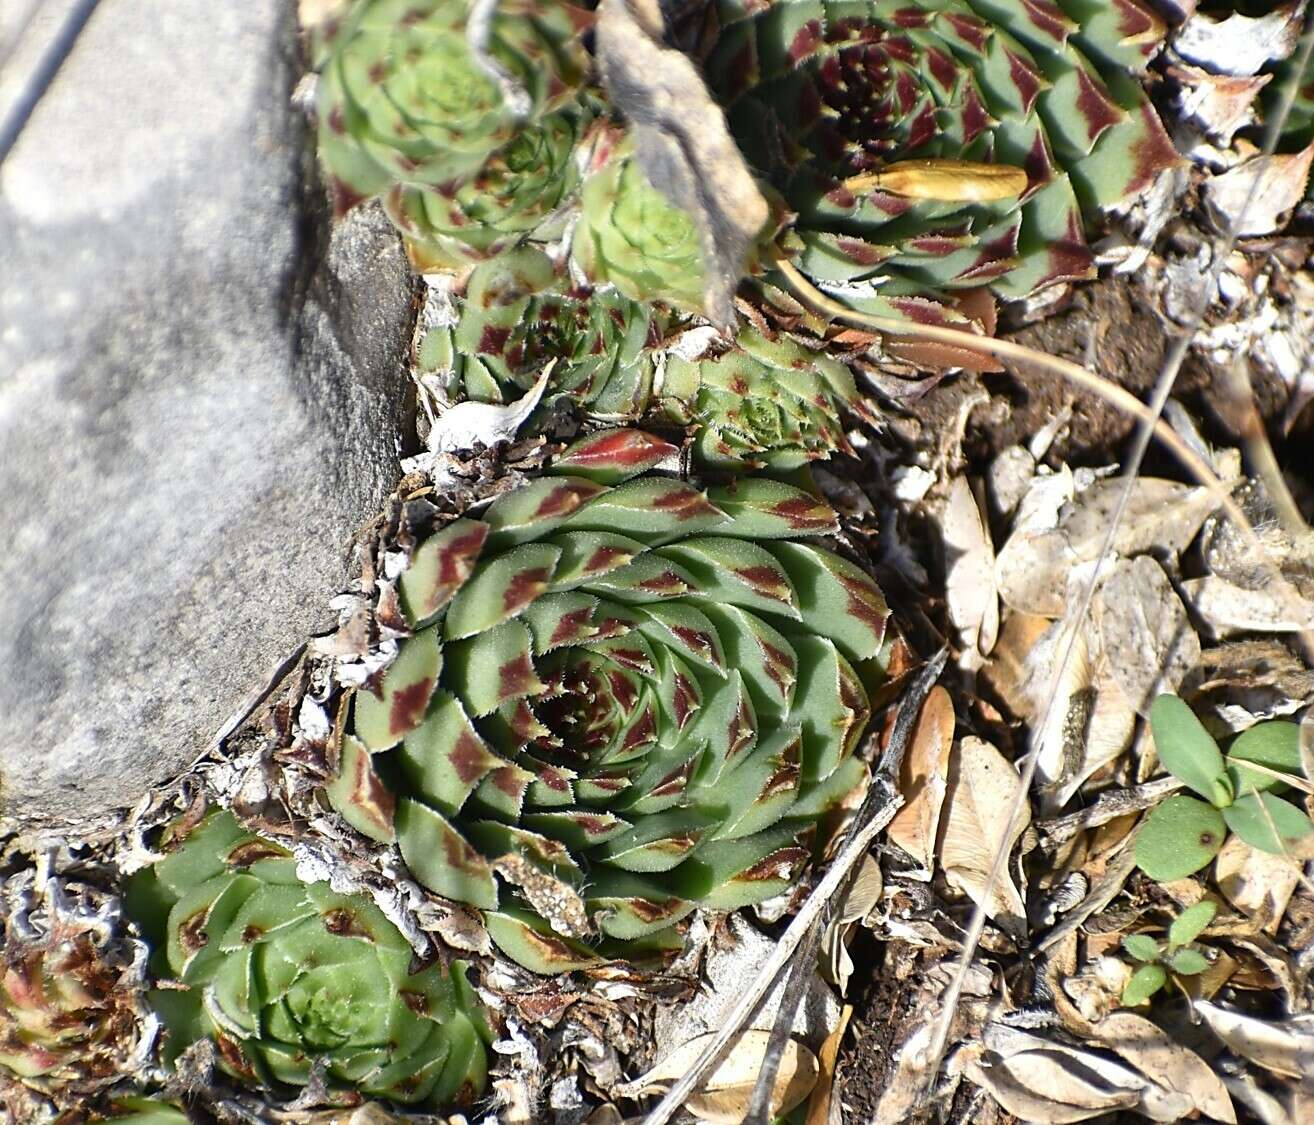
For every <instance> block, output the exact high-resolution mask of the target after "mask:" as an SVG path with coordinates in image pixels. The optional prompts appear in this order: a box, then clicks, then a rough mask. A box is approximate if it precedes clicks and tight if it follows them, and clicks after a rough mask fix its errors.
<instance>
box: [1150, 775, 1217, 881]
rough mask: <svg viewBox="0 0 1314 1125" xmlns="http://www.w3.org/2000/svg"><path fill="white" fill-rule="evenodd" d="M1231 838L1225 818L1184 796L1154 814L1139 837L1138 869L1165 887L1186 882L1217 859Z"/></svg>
mask: <svg viewBox="0 0 1314 1125" xmlns="http://www.w3.org/2000/svg"><path fill="white" fill-rule="evenodd" d="M1226 836H1227V824H1226V822H1225V821H1224V820H1223V814H1222V813H1220V812H1219V811H1218V810H1217V809H1216V808H1214V807H1213V806H1212V805H1206V804H1205V803H1204V802H1203V801H1197V800H1196V799H1195V798H1194V797H1184V796H1181V795H1180V794H1178V795H1174V796H1172V797H1169V798H1168V799H1167V800H1165V801H1163V802H1161V803H1160V804H1158V805H1156V806H1155V807H1154V808H1153V809H1151V810H1150V814H1149V816H1147V817H1146V818H1145V823H1144V824H1142V825H1141V829H1140V832H1139V833H1138V834H1137V837H1136V866H1137V867H1139V868H1140V869H1141V870H1142V871H1144V872H1145V874H1147V875H1148V876H1149V877H1150V878H1151V879H1157V880H1158V881H1159V882H1161V883H1167V882H1171V881H1172V880H1173V879H1184V878H1186V876H1187V875H1190V874H1192V873H1193V872H1196V871H1199V870H1200V868H1202V867H1203V866H1204V865H1205V864H1207V863H1208V862H1209V861H1210V860H1211V859H1213V858H1214V856H1216V855H1217V854H1218V853H1219V851H1220V850H1221V849H1222V847H1223V840H1224V839H1225V838H1226Z"/></svg>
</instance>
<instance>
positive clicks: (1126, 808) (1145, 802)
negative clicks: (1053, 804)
mask: <svg viewBox="0 0 1314 1125" xmlns="http://www.w3.org/2000/svg"><path fill="white" fill-rule="evenodd" d="M1184 784H1185V783H1184V782H1183V781H1181V779H1179V778H1176V777H1172V776H1169V777H1158V778H1155V779H1154V780H1153V781H1147V782H1146V783H1145V784H1144V785H1136V786H1133V787H1132V788H1130V789H1114V790H1111V791H1110V792H1108V793H1101V794H1100V795H1099V797H1098V798H1096V800H1095V801H1094V803H1093V804H1090V805H1087V806H1086V808H1084V809H1078V810H1077V811H1076V812H1071V813H1067V814H1066V815H1064V816H1056V817H1051V818H1050V819H1049V820H1042V821H1039V822H1038V823H1037V824H1036V826H1035V827H1036V831H1037V832H1039V833H1040V835H1041V838H1042V846H1044V847H1057V846H1058V845H1059V844H1064V843H1067V841H1068V840H1071V839H1072V837H1073V836H1075V835H1077V833H1079V832H1084V831H1086V829H1088V828H1098V827H1099V826H1100V825H1101V824H1108V823H1109V821H1111V820H1117V819H1118V817H1120V816H1126V815H1127V814H1128V813H1135V812H1143V811H1144V810H1145V809H1148V808H1150V807H1151V806H1152V805H1157V804H1158V803H1159V802H1160V801H1162V800H1163V799H1164V798H1165V797H1166V796H1168V794H1169V793H1174V792H1176V791H1177V790H1178V789H1180V788H1181V787H1182V786H1183V785H1184Z"/></svg>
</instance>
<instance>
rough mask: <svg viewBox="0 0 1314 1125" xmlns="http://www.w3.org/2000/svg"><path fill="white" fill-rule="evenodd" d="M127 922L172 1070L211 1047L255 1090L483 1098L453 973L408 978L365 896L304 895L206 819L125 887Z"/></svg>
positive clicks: (287, 865)
mask: <svg viewBox="0 0 1314 1125" xmlns="http://www.w3.org/2000/svg"><path fill="white" fill-rule="evenodd" d="M127 907H128V913H129V915H130V916H131V917H132V918H133V919H134V921H136V922H137V923H138V925H139V926H140V927H141V928H142V930H143V931H144V932H145V933H146V935H147V937H148V939H149V940H150V941H151V943H152V946H153V947H154V959H153V963H152V964H153V968H154V969H155V972H156V975H157V976H160V977H162V978H172V979H173V980H174V981H176V982H177V983H178V984H181V985H184V986H186V987H185V988H168V989H159V990H156V991H154V992H152V993H151V995H150V1000H151V1003H152V1005H153V1006H154V1007H155V1009H156V1010H157V1012H158V1013H159V1014H160V1016H161V1018H162V1020H163V1022H164V1025H165V1029H166V1031H165V1056H166V1061H168V1062H172V1061H173V1060H174V1059H176V1058H177V1056H178V1055H179V1054H180V1053H181V1052H182V1051H183V1050H184V1049H185V1048H186V1047H187V1046H188V1045H190V1044H191V1043H193V1042H195V1041H196V1040H198V1039H202V1038H208V1039H210V1040H212V1041H213V1042H214V1044H215V1047H216V1048H217V1053H218V1059H219V1065H220V1066H221V1068H222V1069H223V1070H224V1071H226V1072H227V1073H228V1074H230V1075H232V1076H233V1077H235V1078H237V1079H239V1080H242V1081H245V1082H250V1083H254V1084H258V1085H261V1086H265V1087H271V1088H274V1089H279V1088H283V1087H297V1086H304V1085H306V1084H307V1083H308V1082H309V1081H310V1080H311V1076H312V1073H313V1072H314V1070H315V1069H316V1068H322V1070H323V1074H324V1077H325V1079H326V1080H327V1081H328V1083H329V1085H330V1086H331V1087H337V1088H344V1089H348V1090H355V1091H359V1092H360V1093H363V1094H366V1095H369V1096H373V1097H382V1098H390V1099H392V1100H394V1101H398V1102H404V1103H408V1104H416V1105H431V1106H439V1105H448V1104H455V1103H458V1102H460V1103H468V1102H469V1101H471V1100H473V1099H474V1098H475V1097H476V1096H477V1095H478V1094H480V1093H481V1092H482V1091H483V1088H484V1083H485V1077H486V1070H487V1063H486V1057H485V1046H486V1043H487V1042H489V1041H490V1039H491V1036H490V1033H489V1030H488V1027H487V1025H486V1024H485V1022H484V1019H483V1015H482V1012H481V1006H480V1005H479V1003H478V1001H477V1000H476V998H475V996H474V993H473V990H472V989H471V987H470V986H469V984H468V983H467V982H466V980H465V975H464V966H463V965H462V964H461V963H460V962H456V963H454V964H453V965H451V966H450V968H444V967H442V966H438V965H434V966H430V967H427V968H421V969H420V970H419V971H416V972H412V970H411V966H412V960H413V958H414V952H413V950H412V949H411V947H410V945H409V943H408V942H407V941H406V939H405V938H404V937H403V936H402V935H401V933H400V932H399V931H398V930H397V928H396V927H395V926H394V925H393V924H392V923H391V922H390V921H388V919H387V918H386V917H385V916H384V915H383V913H382V912H381V911H380V910H379V909H378V907H376V906H375V905H374V904H373V903H371V902H370V901H369V900H368V899H367V898H365V897H364V896H363V895H344V894H338V893H336V892H334V891H332V890H330V889H329V887H328V885H327V884H325V883H311V884H307V883H302V882H301V881H300V880H299V879H298V878H297V876H296V865H295V862H294V861H293V859H292V857H291V855H290V853H288V852H287V851H286V850H285V849H284V848H282V847H281V846H279V845H278V844H275V843H274V842H272V841H270V840H266V839H262V838H261V837H259V836H255V835H252V834H250V833H248V832H246V831H244V830H243V829H242V828H241V826H240V825H238V823H237V821H236V820H235V819H234V818H233V816H232V815H231V814H230V813H227V812H215V813H211V814H210V815H209V816H207V817H206V818H205V819H204V820H203V821H202V822H201V823H200V824H199V825H198V826H196V827H195V828H194V829H192V830H191V831H190V832H188V833H187V834H186V836H185V838H184V839H183V840H182V841H181V842H180V843H176V846H175V849H174V850H173V851H172V853H171V854H170V855H168V856H167V857H166V858H165V859H163V860H161V861H160V862H159V863H157V864H155V866H154V867H151V868H147V869H146V870H145V871H143V872H141V873H139V874H138V875H136V876H134V877H133V879H132V880H131V882H130V884H129V888H128V895H127Z"/></svg>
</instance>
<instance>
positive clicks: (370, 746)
mask: <svg viewBox="0 0 1314 1125" xmlns="http://www.w3.org/2000/svg"><path fill="white" fill-rule="evenodd" d="M442 666H443V649H442V644H441V643H440V642H439V640H438V631H437V630H436V629H433V628H429V629H423V630H421V631H420V632H418V633H416V634H415V636H413V637H407V638H406V639H405V640H404V641H402V642H401V644H400V646H399V647H398V651H397V659H396V660H394V661H393V663H392V664H390V665H389V666H388V668H387V669H386V670H385V671H384V673H383V675H382V677H381V678H380V680H379V682H378V684H377V686H376V687H375V688H374V689H373V690H370V689H368V688H365V689H362V690H361V691H358V692H357V693H356V696H355V707H354V709H353V711H354V713H353V717H352V719H353V723H352V725H353V729H354V731H355V733H356V737H357V738H359V739H360V741H361V742H362V743H363V744H364V746H365V748H366V749H367V750H370V751H377V750H387V749H390V748H391V747H393V746H396V745H397V743H399V742H400V741H401V740H402V739H403V738H405V737H406V735H408V734H409V733H410V732H411V731H413V730H414V729H415V728H416V727H418V726H419V725H420V723H421V722H422V721H423V720H424V714H425V712H426V711H427V710H428V708H429V700H430V698H431V697H432V696H433V692H434V688H435V687H437V685H438V674H439V672H440V671H441V670H442Z"/></svg>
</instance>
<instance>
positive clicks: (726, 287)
mask: <svg viewBox="0 0 1314 1125" xmlns="http://www.w3.org/2000/svg"><path fill="white" fill-rule="evenodd" d="M664 31H665V25H664V21H663V19H662V13H661V8H660V6H659V4H658V3H657V0H602V3H601V4H599V5H598V18H597V52H598V61H599V65H600V68H601V70H602V79H603V83H604V85H605V86H606V88H607V92H608V94H610V95H611V101H612V104H613V105H614V106H615V107H616V108H617V109H619V110H620V111H621V113H622V114H623V115H624V116H625V117H626V118H627V119H628V121H629V122H630V124H631V126H632V133H633V136H634V146H635V154H636V155H637V157H638V160H639V164H640V166H641V167H642V168H643V171H644V173H645V174H646V175H647V177H648V179H649V180H650V181H651V182H652V184H653V186H654V187H656V188H657V189H658V190H659V191H660V192H662V193H663V194H664V195H665V196H666V197H667V198H668V199H670V200H671V202H672V203H674V204H675V205H676V206H678V207H681V208H683V209H684V210H685V211H687V212H688V213H689V214H690V215H691V216H692V217H693V220H694V222H695V224H696V225H697V227H698V231H699V233H700V235H701V236H702V242H703V255H704V266H705V270H706V293H705V301H704V309H703V311H704V313H705V314H706V316H707V318H708V319H709V320H711V321H712V322H713V323H714V324H716V325H717V326H718V327H720V328H722V329H725V330H728V329H729V328H730V327H731V326H732V325H733V324H734V321H735V313H734V304H733V298H734V293H735V290H736V289H737V288H738V287H739V281H740V279H741V278H742V276H743V274H744V272H745V264H746V258H747V255H748V250H749V248H750V247H751V246H752V244H753V242H754V240H755V239H756V238H757V237H758V235H759V234H760V233H761V231H762V228H763V227H764V226H766V223H767V219H768V218H769V208H768V206H767V202H766V200H765V199H764V198H763V197H762V193H761V192H760V191H758V189H757V184H756V183H755V182H754V180H753V177H752V174H751V173H750V172H749V171H748V166H747V165H746V164H745V163H744V158H743V156H742V155H741V154H740V152H739V148H738V147H737V146H736V144H735V142H734V139H733V138H732V137H731V136H730V130H729V129H728V128H727V127H726V123H725V116H724V115H723V114H722V112H721V109H720V107H719V106H718V105H717V104H716V103H715V102H714V101H713V100H712V97H711V95H710V94H709V93H708V92H707V87H706V86H705V85H704V84H703V79H702V76H701V75H700V74H699V73H698V69H697V67H696V66H695V65H694V63H693V61H692V60H691V59H690V58H689V57H688V56H687V55H685V54H683V53H682V52H681V51H678V50H676V49H674V48H672V47H668V46H667V45H666V44H665V43H664V42H663V34H664Z"/></svg>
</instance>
